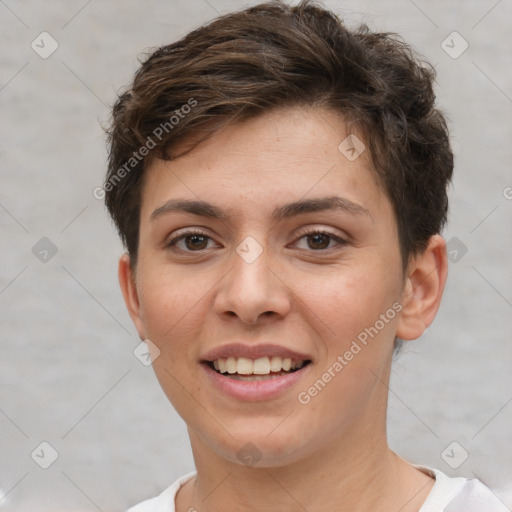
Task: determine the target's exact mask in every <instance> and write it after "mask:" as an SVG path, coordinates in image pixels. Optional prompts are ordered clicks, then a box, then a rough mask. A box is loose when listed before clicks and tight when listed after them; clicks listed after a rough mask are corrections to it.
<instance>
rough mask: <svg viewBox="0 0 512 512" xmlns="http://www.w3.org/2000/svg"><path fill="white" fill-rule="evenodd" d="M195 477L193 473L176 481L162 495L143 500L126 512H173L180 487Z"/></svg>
mask: <svg viewBox="0 0 512 512" xmlns="http://www.w3.org/2000/svg"><path fill="white" fill-rule="evenodd" d="M195 475H196V472H195V471H193V472H191V473H188V474H186V475H184V476H182V477H180V478H178V480H176V481H175V482H174V483H173V484H172V485H170V486H169V487H167V489H165V490H164V491H163V492H162V493H160V494H159V495H158V496H155V497H154V498H150V499H148V500H144V501H142V502H141V503H139V504H138V505H135V506H133V507H131V508H130V509H128V510H127V511H126V512H175V507H174V502H175V498H176V494H177V493H178V491H179V489H180V487H181V486H182V485H183V484H184V483H185V482H187V481H188V480H190V479H191V478H192V477H194V476H195Z"/></svg>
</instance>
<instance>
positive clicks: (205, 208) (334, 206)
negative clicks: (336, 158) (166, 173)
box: [150, 196, 371, 222]
mask: <svg viewBox="0 0 512 512" xmlns="http://www.w3.org/2000/svg"><path fill="white" fill-rule="evenodd" d="M326 210H340V211H343V212H345V213H349V214H351V215H362V216H366V217H369V218H371V215H370V212H369V211H368V210H367V209H366V208H364V207H363V206H361V205H360V204H357V203H354V202H353V201H350V200H349V199H346V198H344V197H340V196H330V197H321V198H312V199H301V200H299V201H295V202H293V203H288V204H285V205H283V206H279V207H277V208H276V209H275V210H274V211H273V213H272V219H273V220H274V221H276V222H277V221H281V220H283V219H289V218H291V217H295V216H297V215H303V214H306V213H313V212H320V211H326ZM171 212H178V213H183V212H184V213H191V214H193V215H200V216H203V217H210V218H214V219H220V220H227V219H229V215H228V214H227V213H226V212H225V211H224V210H222V209H221V208H219V207H218V206H215V205H213V204H211V203H208V202H206V201H199V200H190V199H170V200H169V201H167V202H166V203H164V204H163V205H162V206H160V207H159V208H157V209H156V210H155V211H154V212H153V213H152V214H151V217H150V219H151V220H155V219H156V218H158V217H161V216H162V215H165V214H168V213H171Z"/></svg>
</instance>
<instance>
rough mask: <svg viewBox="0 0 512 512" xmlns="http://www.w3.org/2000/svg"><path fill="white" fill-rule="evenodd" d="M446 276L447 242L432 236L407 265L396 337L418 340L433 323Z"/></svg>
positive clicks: (438, 236) (439, 237) (437, 236)
mask: <svg viewBox="0 0 512 512" xmlns="http://www.w3.org/2000/svg"><path fill="white" fill-rule="evenodd" d="M447 273H448V260H447V256H446V242H445V241H444V239H443V238H442V237H441V236H440V235H434V236H432V237H430V239H429V242H428V245H427V248H426V249H425V250H424V251H423V252H422V253H421V254H418V255H416V256H415V257H414V258H413V259H412V260H411V262H410V263H409V265H408V268H407V277H406V281H405V286H404V291H403V294H402V306H403V309H402V311H401V313H400V318H399V320H398V323H397V332H396V335H397V336H398V337H399V338H401V339H404V340H414V339H416V338H419V337H420V336H421V335H422V334H423V332H424V331H425V329H427V327H428V326H429V325H430V324H431V323H432V321H433V320H434V317H435V316H436V313H437V310H438V309H439V306H440V304H441V299H442V296H443V291H444V286H445V283H446V277H447Z"/></svg>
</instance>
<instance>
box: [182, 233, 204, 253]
mask: <svg viewBox="0 0 512 512" xmlns="http://www.w3.org/2000/svg"><path fill="white" fill-rule="evenodd" d="M184 240H185V246H186V247H187V249H189V250H191V251H196V250H199V249H206V246H207V245H208V237H207V236H203V235H189V236H186V237H185V238H184Z"/></svg>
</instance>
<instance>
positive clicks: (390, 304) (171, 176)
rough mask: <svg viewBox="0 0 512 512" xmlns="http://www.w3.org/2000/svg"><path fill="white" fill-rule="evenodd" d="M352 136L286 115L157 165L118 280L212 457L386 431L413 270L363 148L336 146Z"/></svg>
mask: <svg viewBox="0 0 512 512" xmlns="http://www.w3.org/2000/svg"><path fill="white" fill-rule="evenodd" d="M348 135H349V132H348V131H347V128H346V125H345V124H344V123H343V120H342V119H341V118H340V116H339V114H335V113H332V112H329V111H326V110H311V109H309V110H308V109H298V108H297V109H288V110H282V111H276V112H272V113H268V114H265V115H262V116H260V117H257V118H255V119H252V120H249V121H245V122H243V123H238V124H234V125H232V126H229V127H225V128H223V129H222V130H221V131H219V132H217V133H216V134H215V135H214V136H213V137H212V138H211V139H209V140H208V141H206V142H204V143H202V144H200V145H199V146H197V147H196V148H195V149H194V150H193V151H192V152H191V153H189V154H188V155H186V156H183V157H181V158H178V159H177V160H175V161H172V162H163V161H155V162H153V163H152V164H151V166H150V167H149V169H148V170H147V175H146V179H145V184H144V188H143V191H142V208H141V221H140V240H139V254H138V263H137V269H136V275H135V276H132V275H130V272H129V267H128V265H127V261H128V260H127V259H126V257H124V258H123V259H122V261H121V265H120V276H121V284H122V285H123V290H124V292H125V298H126V300H127V304H128V307H129V310H130V313H131V316H132V318H133V320H134V322H135V325H136V327H137V330H138V332H139V335H140V336H141V338H143V339H149V340H151V342H152V344H154V346H156V347H157V349H158V350H156V349H155V351H154V352H155V355H156V354H157V353H158V351H159V352H160V353H159V355H158V357H157V358H156V359H155V361H154V363H153V365H154V369H155V372H156V375H157V377H158V380H159V382H160V384H161V386H162V388H163V390H164V392H165V393H166V395H167V396H168V398H169V400H170V401H171V402H172V404H173V405H174V406H175V408H176V410H177V411H178V413H179V414H180V415H181V416H182V418H183V419H184V420H185V422H186V423H187V425H188V427H189V431H190V432H191V435H192V436H193V439H196V440H197V442H198V443H199V442H200V443H202V444H203V445H204V447H205V449H208V450H210V451H211V453H212V454H214V455H215V456H218V457H222V458H224V459H227V460H230V461H234V462H238V463H242V462H241V461H242V458H241V454H242V455H243V453H244V452H243V450H244V449H245V450H256V451H257V454H258V458H259V457H261V460H260V462H259V466H262V465H267V466H268V467H271V466H277V465H282V464H286V463H290V462H293V461H297V460H300V459H301V458H302V457H305V456H308V455H311V454H314V453H322V452H326V451H328V450H329V449H330V447H332V446H333V443H339V442H340V440H343V442H344V443H346V444H347V446H351V445H353V444H354V443H355V442H360V441H361V440H362V439H363V440H364V439H365V438H366V439H367V440H368V439H373V438H375V436H377V437H378V436H381V435H382V436H385V413H386V397H387V387H386V385H385V384H384V383H385V382H387V380H388V376H389V369H390V365H391V355H392V350H393V343H394V338H395V334H396V331H397V323H398V322H399V318H400V310H401V308H402V306H401V300H402V294H403V291H404V275H403V272H402V263H401V258H400V250H399V241H398V235H397V229H396V220H395V218H394V214H393V210H392V206H391V203H390V201H389V199H388V198H387V196H386V195H385V193H384V192H383V190H382V188H381V187H380V186H379V185H378V183H377V181H376V178H375V176H374V174H373V172H372V171H371V169H370V164H369V160H368V155H367V152H363V153H362V154H361V155H360V156H359V157H358V158H355V159H353V155H354V151H350V150H349V151H348V152H347V151H345V152H343V151H342V150H340V149H339V146H340V143H341V142H342V141H344V140H345V139H346V138H347V136H348ZM360 138H361V137H360ZM343 148H345V146H342V149H343ZM347 156H349V157H351V158H347ZM228 358H230V359H228ZM290 359H291V361H289V360H290ZM223 360H224V361H223ZM287 360H288V361H287ZM290 364H291V365H292V367H291V368H290V366H289V365H290ZM301 365H302V366H301ZM293 366H297V367H300V366H301V367H300V368H297V369H295V371H291V370H293ZM216 367H217V368H219V369H220V370H224V371H225V372H231V371H235V372H236V373H222V374H221V373H219V372H218V371H216V370H215V368H216ZM269 367H270V368H269ZM269 371H271V373H270V374H269ZM230 375H231V376H230ZM247 443H251V444H252V445H253V447H252V448H247V446H246V444H247ZM244 446H245V448H243V447H244ZM254 447H255V448H254ZM241 449H242V452H240V450H241Z"/></svg>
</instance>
